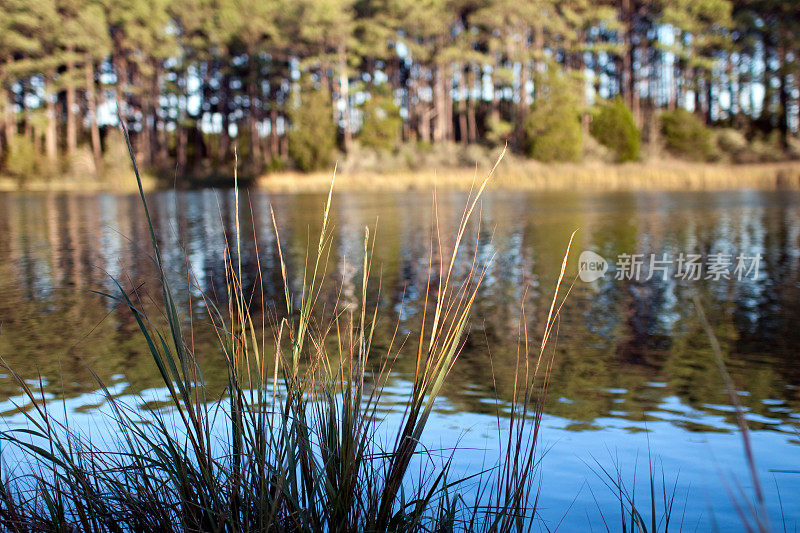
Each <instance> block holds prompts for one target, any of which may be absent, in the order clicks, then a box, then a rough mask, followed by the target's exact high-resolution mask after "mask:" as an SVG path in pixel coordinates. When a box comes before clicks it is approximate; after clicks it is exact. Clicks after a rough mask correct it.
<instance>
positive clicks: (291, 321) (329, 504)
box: [0, 131, 571, 532]
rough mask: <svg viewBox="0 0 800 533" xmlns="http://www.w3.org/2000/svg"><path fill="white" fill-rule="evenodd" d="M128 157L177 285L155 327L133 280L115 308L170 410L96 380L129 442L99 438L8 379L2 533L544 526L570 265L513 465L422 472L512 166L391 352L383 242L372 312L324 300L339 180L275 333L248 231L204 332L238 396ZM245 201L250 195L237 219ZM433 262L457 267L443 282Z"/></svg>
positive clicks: (461, 229)
mask: <svg viewBox="0 0 800 533" xmlns="http://www.w3.org/2000/svg"><path fill="white" fill-rule="evenodd" d="M125 136H126V140H127V138H128V137H127V131H125ZM128 149H129V152H130V154H131V159H132V161H133V167H134V173H135V175H136V179H137V185H138V190H139V193H140V196H141V205H142V208H143V216H144V217H145V219H146V220H147V223H148V227H149V231H150V240H151V244H152V248H153V256H152V259H153V261H154V262H155V264H156V266H157V267H158V272H159V273H160V290H161V309H162V313H163V316H160V317H156V316H148V315H147V314H146V313H145V312H144V311H143V310H142V308H141V306H139V305H137V303H136V301H135V298H134V297H133V296H132V294H131V293H129V292H127V291H126V290H125V289H124V287H123V285H122V284H121V283H120V282H117V284H116V287H117V292H116V293H114V294H106V296H108V297H109V298H112V299H114V300H115V301H116V302H118V303H119V304H121V305H122V306H124V307H126V308H127V309H128V310H129V311H130V313H131V314H132V316H133V317H134V318H135V320H136V322H137V324H138V327H139V333H140V334H141V335H142V337H143V338H144V340H145V341H146V343H147V345H148V347H149V351H150V355H151V356H152V358H153V362H154V364H155V367H156V368H157V370H158V372H159V374H160V376H161V379H162V382H163V387H164V390H165V391H166V393H167V395H168V397H169V402H168V403H169V408H168V409H159V410H152V411H147V412H143V411H139V410H137V409H135V408H134V407H133V406H132V405H130V404H126V403H125V401H124V400H121V399H119V398H117V397H116V396H115V395H113V394H112V393H111V391H109V390H108V388H106V386H105V384H104V383H103V382H102V381H101V380H100V378H99V377H97V381H98V387H99V389H100V390H101V391H103V394H104V396H105V399H106V401H107V403H108V405H109V406H110V410H111V416H110V421H109V422H110V423H111V424H112V426H113V428H114V430H115V434H114V436H113V438H105V439H103V438H100V439H97V438H96V437H95V438H92V436H91V435H89V434H86V433H85V432H81V431H79V430H77V429H75V428H72V427H71V426H70V422H69V419H68V417H59V416H58V414H57V413H55V412H53V404H51V403H48V402H47V401H45V397H44V395H43V394H42V392H41V386H40V387H38V388H37V387H34V386H31V385H29V382H28V381H26V379H25V377H24V376H20V375H19V374H17V373H16V372H14V371H13V369H10V368H9V369H8V372H9V373H10V375H11V376H12V377H13V378H14V379H15V380H16V382H17V383H18V385H19V387H20V388H21V389H22V390H23V392H24V395H25V397H26V399H27V401H28V403H29V407H30V408H29V409H25V410H23V412H24V414H25V417H26V419H27V423H28V427H27V428H25V429H11V430H7V431H4V432H2V434H1V435H0V437H2V439H3V441H4V442H5V443H6V444H9V445H12V446H14V447H16V448H18V449H19V450H20V451H21V452H22V453H23V455H24V457H25V458H26V459H27V460H28V464H27V466H26V467H25V468H24V469H22V470H19V471H18V470H12V471H5V472H3V479H2V482H1V485H0V526H2V527H3V528H4V529H7V530H10V531H39V530H47V531H87V532H90V531H91V532H94V531H98V532H99V531H111V532H117V531H119V532H122V531H167V532H169V531H214V532H217V531H219V532H222V531H412V530H414V531H416V530H450V531H452V530H465V531H466V530H469V531H512V530H513V531H520V530H530V529H531V528H532V527H533V526H534V518H535V516H536V510H537V509H536V508H537V503H538V491H539V486H538V483H537V472H538V467H539V462H540V459H541V455H540V451H539V447H538V446H537V441H538V436H539V431H540V424H541V420H542V413H543V406H544V402H545V398H546V394H547V388H548V383H549V376H550V369H551V368H552V364H553V360H554V354H555V352H554V351H553V350H548V349H547V346H548V340H549V339H550V338H551V337H552V336H553V335H555V332H556V327H557V324H558V317H559V312H560V310H561V305H562V304H563V300H560V301H559V294H560V293H561V292H567V293H568V291H561V284H562V281H563V278H564V271H565V268H566V255H565V257H564V262H563V263H562V267H561V274H560V277H559V281H558V284H557V286H556V287H555V293H554V294H555V295H554V297H553V301H552V305H551V307H550V311H549V314H548V318H547V321H546V324H545V330H544V339H543V341H542V343H541V345H540V346H537V347H533V346H529V340H528V339H529V335H528V331H527V325H526V322H525V318H524V316H525V314H524V310H523V313H522V315H523V319H522V320H521V324H520V333H519V337H520V343H519V357H518V364H517V369H516V376H515V379H516V384H517V387H516V389H515V394H514V402H513V405H512V409H511V416H510V420H509V423H508V425H507V429H506V430H504V431H503V432H500V433H499V434H498V439H499V441H500V442H499V443H498V444H499V449H500V450H501V454H500V459H499V460H498V462H497V463H496V464H490V465H487V466H486V468H485V469H484V470H483V471H482V472H479V473H476V474H475V475H473V476H470V477H466V478H464V477H460V478H457V477H456V478H454V476H452V475H451V474H450V465H451V461H452V458H453V457H454V455H455V454H457V453H459V450H458V449H457V448H456V449H453V450H449V451H448V452H449V454H450V455H449V458H448V459H445V461H444V464H443V466H442V467H441V468H439V469H437V470H435V471H432V472H430V471H429V474H430V475H421V474H417V473H416V472H418V471H422V469H419V470H417V469H416V468H415V466H414V465H418V464H421V463H425V462H428V464H431V463H432V462H433V461H432V458H431V457H430V452H428V451H427V450H426V449H425V448H424V446H423V444H422V441H423V436H424V433H425V428H426V425H427V424H428V421H429V417H430V415H431V412H432V410H433V408H434V405H435V403H436V401H437V398H438V396H439V394H440V392H441V390H442V386H443V384H444V383H445V381H446V380H447V377H448V374H449V373H450V371H451V369H452V368H453V366H454V365H455V364H457V360H458V358H459V354H460V352H461V349H462V346H463V342H464V338H465V334H466V331H467V329H468V324H469V318H470V314H471V312H472V307H473V303H474V301H475V297H476V294H477V291H478V290H479V288H480V285H481V281H482V279H483V275H484V273H485V269H486V265H483V264H480V263H479V262H478V259H477V257H472V268H471V269H470V271H469V272H468V273H467V274H466V275H464V276H459V275H458V274H457V272H456V269H455V268H454V266H455V264H456V256H457V255H458V254H459V253H464V252H463V251H462V247H463V246H462V245H463V243H464V241H465V239H467V238H469V236H468V230H467V228H468V224H469V222H470V220H472V219H474V218H475V217H477V216H478V214H479V211H480V199H481V195H482V194H483V192H484V190H485V189H486V187H487V185H488V184H489V182H490V180H491V179H492V176H493V174H494V172H495V169H496V168H497V165H498V164H499V163H500V160H501V159H502V155H501V156H500V158H499V159H498V161H497V163H496V164H495V166H494V168H492V170H491V171H490V172H489V173H488V175H487V176H486V177H485V178H484V179H483V180H479V181H476V182H475V183H474V184H473V187H472V188H471V189H470V194H469V200H468V202H467V205H466V207H465V209H464V212H463V214H462V217H461V221H460V224H459V226H458V229H457V232H456V235H455V237H454V240H453V241H452V242H450V243H445V244H447V245H446V246H445V244H443V241H442V240H440V239H439V235H438V233H437V234H436V235H432V236H431V241H432V246H431V250H432V252H431V256H430V258H429V278H428V286H427V291H428V294H427V296H428V297H427V298H426V299H425V302H426V304H425V308H424V310H423V312H422V324H421V326H420V327H419V329H418V330H417V331H416V332H414V333H413V334H411V335H409V336H407V337H403V338H400V337H399V335H396V336H395V338H394V339H392V342H391V343H390V344H389V346H388V347H386V348H384V349H382V350H380V349H377V348H375V347H374V346H373V343H372V339H373V332H374V328H375V324H376V322H377V321H378V320H379V318H380V317H379V316H378V308H377V306H376V307H373V308H370V306H369V304H368V303H367V292H368V285H369V279H370V271H371V268H372V264H371V249H372V246H373V244H374V235H373V234H371V233H370V232H369V230H366V231H365V234H364V241H363V256H362V259H361V268H362V279H361V286H360V294H359V297H360V298H359V303H358V305H357V306H355V307H349V308H345V307H343V306H339V305H338V304H337V305H334V306H333V307H328V308H321V305H320V294H321V292H322V287H323V285H324V272H325V269H326V264H327V261H328V257H329V252H330V244H331V227H330V208H331V203H332V201H333V181H331V183H330V188H329V193H328V197H327V201H326V203H325V205H324V207H323V209H322V228H321V232H320V234H319V237H318V240H317V241H316V246H315V247H314V248H313V249H312V250H310V251H309V253H308V255H307V261H306V268H305V270H304V272H303V274H302V276H303V279H302V281H303V282H302V289H301V290H300V291H299V292H294V291H292V290H291V287H292V286H293V285H292V283H291V280H290V279H288V276H287V269H286V266H285V263H284V261H283V256H282V255H281V257H280V265H281V272H282V278H283V285H284V301H283V302H282V304H281V305H283V306H285V309H283V310H280V311H278V312H276V314H275V316H276V317H277V316H281V317H282V318H275V319H274V320H273V321H272V322H271V323H270V324H267V323H266V322H267V321H266V320H263V319H259V318H258V317H256V316H254V314H253V312H252V311H251V310H252V309H253V301H254V299H258V298H261V299H262V300H263V298H264V297H263V280H261V278H258V280H257V283H256V289H255V290H254V291H252V292H249V291H246V290H245V289H244V287H243V284H242V279H243V278H242V268H243V267H242V264H241V259H240V258H241V249H240V248H241V244H240V239H239V231H240V230H239V224H238V219H237V223H236V233H235V234H234V235H230V236H228V241H227V242H228V244H227V247H226V250H225V265H226V285H227V287H226V288H227V298H226V299H225V300H224V301H225V302H226V303H225V304H224V305H222V304H220V305H219V306H218V305H217V304H216V303H215V301H213V300H212V299H210V298H206V301H205V303H206V308H207V309H208V317H207V319H208V320H207V324H208V325H207V326H201V325H199V324H197V323H192V324H191V328H197V327H210V328H213V331H214V332H215V335H216V337H217V339H218V351H219V357H222V358H224V360H225V362H226V368H227V389H226V394H225V395H224V396H223V397H222V398H216V399H214V398H212V397H211V396H212V394H211V393H210V392H209V391H208V390H207V388H206V385H205V382H204V379H203V369H202V368H201V366H200V364H199V363H198V357H197V355H198V354H196V353H195V351H194V347H193V345H192V343H191V338H192V330H191V329H189V330H186V327H185V324H184V322H183V321H182V320H181V318H180V317H181V310H180V309H178V307H177V305H176V303H175V299H174V297H173V292H172V288H171V287H170V284H169V282H168V279H167V275H166V273H165V267H164V264H163V263H162V260H161V250H160V249H159V244H158V239H157V235H156V233H155V230H154V229H153V224H152V222H151V219H150V213H149V211H148V205H147V200H146V198H145V194H144V188H143V185H142V180H141V178H140V174H139V170H138V167H137V165H136V161H135V158H134V157H133V150H132V149H131V147H130V142H129V141H128ZM238 202H239V196H238V188H237V192H236V203H237V210H236V212H237V214H238ZM273 221H274V215H273ZM274 225H275V229H276V238H277V243H278V249H279V250H280V246H281V245H280V236H279V235H278V234H277V224H274ZM570 244H571V240H570ZM445 249H447V250H450V251H449V253H446V252H445ZM568 253H569V246H568V247H567V254H568ZM437 254H438V256H437ZM256 257H257V254H256ZM434 264H436V265H442V266H441V270H439V271H436V272H435V271H434V270H435V269H434ZM259 270H260V269H259ZM563 297H564V298H566V296H563ZM262 303H263V304H266V302H262ZM409 347H413V352H412V353H413V356H414V357H415V372H414V377H413V383H412V387H411V391H410V393H409V396H408V397H407V398H406V402H405V405H404V410H403V414H402V422H401V423H400V424H399V425H398V426H397V428H396V429H394V430H392V429H391V428H386V427H384V426H383V425H382V422H381V418H380V415H379V413H378V409H379V405H380V402H381V397H382V394H383V391H384V388H385V387H386V385H387V380H388V377H389V374H390V372H391V369H392V363H393V361H394V360H395V358H396V357H398V355H399V353H400V352H401V351H403V350H405V351H408V349H409ZM40 385H41V384H40ZM387 431H388V433H389V437H388V438H384V436H385V435H386V433H387Z"/></svg>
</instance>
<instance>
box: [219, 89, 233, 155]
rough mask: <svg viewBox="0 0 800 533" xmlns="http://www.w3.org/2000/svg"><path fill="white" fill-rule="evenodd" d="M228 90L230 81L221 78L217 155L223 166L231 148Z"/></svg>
mask: <svg viewBox="0 0 800 533" xmlns="http://www.w3.org/2000/svg"><path fill="white" fill-rule="evenodd" d="M229 90H230V79H229V78H228V76H227V75H225V76H223V77H222V87H220V95H219V98H220V101H219V112H220V115H222V130H221V131H220V132H219V153H218V154H217V160H218V163H221V164H223V165H224V164H225V162H227V160H228V152H229V151H230V147H231V137H230V134H229V131H230V125H231V121H230V116H229V114H228V94H229Z"/></svg>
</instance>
